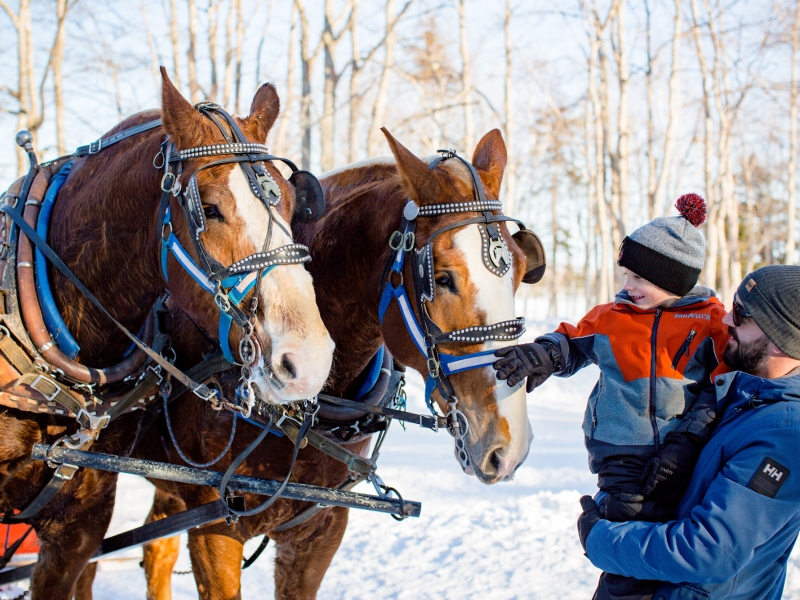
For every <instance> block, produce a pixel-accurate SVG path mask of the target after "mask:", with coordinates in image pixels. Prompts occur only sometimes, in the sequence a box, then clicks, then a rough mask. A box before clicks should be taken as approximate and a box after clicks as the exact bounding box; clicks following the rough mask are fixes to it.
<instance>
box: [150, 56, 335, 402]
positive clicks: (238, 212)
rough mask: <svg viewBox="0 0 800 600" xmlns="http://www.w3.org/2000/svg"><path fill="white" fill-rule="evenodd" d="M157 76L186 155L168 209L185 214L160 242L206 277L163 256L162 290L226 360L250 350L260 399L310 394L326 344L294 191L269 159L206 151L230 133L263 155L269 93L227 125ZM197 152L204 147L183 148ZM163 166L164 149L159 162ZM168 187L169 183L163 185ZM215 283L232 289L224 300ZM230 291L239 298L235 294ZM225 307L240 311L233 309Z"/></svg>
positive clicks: (171, 130) (271, 102)
mask: <svg viewBox="0 0 800 600" xmlns="http://www.w3.org/2000/svg"><path fill="white" fill-rule="evenodd" d="M162 77H163V88H162V103H163V107H162V122H163V127H164V130H165V131H166V133H167V134H168V135H169V138H168V141H171V142H172V144H174V146H173V150H172V152H173V155H175V154H177V153H181V152H183V153H184V154H183V155H179V156H181V158H182V159H183V160H182V161H181V162H180V167H179V169H180V170H179V171H178V172H177V173H176V175H177V178H176V180H175V181H177V183H174V185H173V187H172V189H173V191H175V192H177V193H176V194H175V195H174V196H173V198H172V199H171V202H170V209H169V210H170V212H171V213H172V215H181V214H185V215H186V218H185V219H184V218H180V217H177V218H176V217H175V216H173V218H172V220H171V226H170V228H169V230H167V228H163V230H162V238H163V239H164V240H168V239H171V238H169V235H170V234H174V237H175V238H177V240H179V241H180V243H181V245H182V247H183V248H185V249H186V251H187V252H188V253H189V254H191V257H192V259H193V261H194V263H195V265H205V266H206V267H207V268H206V269H205V270H206V271H213V272H214V273H213V274H212V275H211V276H210V277H207V278H206V279H205V280H203V279H202V278H201V279H200V280H198V278H197V277H194V276H193V274H192V272H191V269H187V268H186V266H185V265H184V266H183V268H182V267H181V265H180V264H178V261H177V260H169V261H168V263H167V265H166V267H167V268H166V275H167V276H168V281H169V283H170V293H171V294H172V297H173V298H174V301H175V303H176V304H177V305H178V306H179V307H180V308H181V309H182V310H183V311H184V312H186V313H187V314H188V315H191V317H192V320H193V321H195V323H196V325H197V326H198V327H199V328H201V329H202V330H203V331H206V332H209V333H210V335H211V337H219V338H220V344H221V345H222V346H223V349H224V348H225V346H226V345H227V344H229V348H230V350H229V352H230V354H231V356H232V358H234V359H238V360H243V358H244V357H243V356H242V353H243V352H246V353H247V354H248V357H247V358H248V360H252V361H253V366H252V368H251V369H250V378H249V381H250V383H251V384H252V385H253V387H255V388H257V393H259V392H260V393H259V395H260V396H261V397H262V398H263V399H265V400H268V401H271V402H278V403H284V402H290V401H294V400H299V399H304V398H310V397H313V396H314V395H316V394H317V392H319V390H320V389H321V388H322V385H323V384H324V383H325V380H326V379H327V377H328V372H329V371H330V367H331V361H332V355H333V341H332V340H331V338H330V336H329V335H328V331H327V329H326V328H325V326H324V324H323V323H322V319H321V318H320V314H319V311H318V309H317V305H316V299H315V295H314V289H313V287H312V281H311V275H310V274H309V273H308V271H306V269H305V267H304V265H303V264H302V261H303V260H305V258H308V257H307V251H305V250H303V248H304V247H301V246H299V245H295V244H293V240H292V236H291V229H290V224H291V222H292V217H293V214H294V211H295V205H296V195H295V187H294V185H293V184H292V183H290V181H288V180H287V179H286V178H284V176H283V175H282V174H281V172H280V171H279V170H278V169H277V168H276V167H275V166H274V165H273V164H272V162H271V160H270V159H263V158H262V159H259V160H248V161H246V162H243V161H242V160H238V161H235V160H234V159H232V158H231V155H230V154H229V153H224V152H220V153H217V154H215V153H214V148H213V147H214V145H220V144H222V145H225V144H230V143H231V142H232V141H234V142H235V141H236V140H237V139H239V138H238V137H237V134H236V130H237V129H238V133H239V135H241V134H243V136H244V138H245V139H246V142H248V143H252V144H256V145H260V146H261V148H260V149H259V148H256V147H255V146H254V147H253V150H252V152H253V155H262V157H263V156H264V152H265V149H264V148H263V144H265V142H266V139H267V134H268V133H269V131H270V129H271V128H272V125H273V124H274V123H275V120H276V119H277V117H278V112H279V110H280V101H279V99H278V95H277V93H276V91H275V87H274V86H273V85H272V84H264V85H263V86H261V88H260V89H259V90H258V91H257V92H256V95H255V97H254V99H253V103H252V106H251V109H250V114H249V115H248V116H247V117H245V118H239V117H232V118H231V121H226V118H227V117H225V118H223V116H225V115H223V116H219V115H220V114H221V113H216V112H214V111H215V110H216V108H215V107H214V105H208V104H207V105H202V104H201V105H198V106H197V107H195V106H192V105H191V104H190V103H189V102H187V101H186V100H185V99H184V98H183V96H181V94H180V92H179V91H178V90H177V89H175V87H174V86H173V85H172V82H171V81H170V80H169V78H168V77H167V76H166V73H165V72H164V70H163V69H162ZM204 107H205V110H204ZM198 148H199V149H202V148H205V149H208V150H201V151H195V152H194V154H192V153H191V152H189V153H188V154H187V153H186V152H185V151H187V150H189V149H198ZM209 148H210V149H209ZM238 158H239V159H241V158H243V157H242V155H241V154H240V155H238ZM244 158H248V157H247V155H244ZM250 158H252V157H250ZM273 158H274V157H273ZM226 159H227V160H226ZM169 160H170V153H169V151H167V156H166V157H165V161H167V162H169ZM243 165H248V166H243ZM248 169H249V170H248ZM181 171H182V172H181ZM315 181H316V180H315ZM171 184H173V181H172V180H170V181H168V183H167V185H166V187H170V185H171ZM162 185H163V184H162ZM181 190H183V193H182V194H181ZM193 204H194V206H192V205H193ZM193 237H194V238H196V239H193ZM198 240H199V244H198ZM304 252H306V254H304ZM173 254H175V253H173ZM204 254H205V256H203V255H204ZM176 256H177V255H176ZM298 257H299V258H298ZM304 257H305V258H304ZM165 260H166V259H165ZM237 269H238V270H237ZM206 275H208V273H206ZM236 276H238V279H236ZM228 280H231V281H228ZM226 282H227V283H226ZM206 284H210V287H211V289H209V288H208V287H206ZM202 287H206V290H205V291H201V290H200V289H199V288H202ZM221 287H225V288H227V287H232V288H234V289H233V291H232V292H231V293H226V294H222V293H221V292H220V290H221ZM237 289H238V292H239V294H240V296H239V297H235V296H234V295H233V293H234V292H235V291H237ZM206 292H211V293H206ZM244 292H246V294H245V295H243V296H242V294H243V293H244ZM234 297H235V300H236V302H232V300H231V299H232V298H234ZM254 299H255V303H254ZM231 304H236V305H238V306H237V307H239V310H238V312H237V311H236V310H235V308H231ZM253 308H255V313H252V314H251V311H252V310H253ZM231 314H232V315H233V319H230V315H231ZM237 314H238V315H239V317H240V318H239V319H238V320H237V318H236V317H237ZM242 316H243V317H244V318H242ZM226 317H227V318H228V319H229V320H228V321H227V324H226V323H224V322H223V320H224V319H226ZM221 325H222V326H221ZM251 326H252V329H251V330H250V331H248V332H247V333H246V330H249V329H250V327H251ZM211 332H214V333H213V334H211Z"/></svg>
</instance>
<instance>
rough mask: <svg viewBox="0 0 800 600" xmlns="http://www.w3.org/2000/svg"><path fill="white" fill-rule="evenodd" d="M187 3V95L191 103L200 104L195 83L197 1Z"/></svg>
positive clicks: (198, 87)
mask: <svg viewBox="0 0 800 600" xmlns="http://www.w3.org/2000/svg"><path fill="white" fill-rule="evenodd" d="M188 3H189V53H188V56H187V64H188V67H189V93H190V94H191V98H192V103H193V104H197V103H198V102H200V85H199V84H198V83H197V0H188Z"/></svg>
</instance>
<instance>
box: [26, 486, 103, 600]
mask: <svg viewBox="0 0 800 600" xmlns="http://www.w3.org/2000/svg"><path fill="white" fill-rule="evenodd" d="M99 500H100V501H98V502H95V503H92V504H91V505H89V506H81V507H80V509H79V510H76V508H78V507H76V506H75V505H74V504H73V503H70V505H69V509H70V514H69V516H68V517H67V518H66V519H64V520H56V519H48V520H47V521H45V524H44V525H43V526H41V527H40V528H39V529H38V530H37V532H36V533H37V535H38V536H39V540H40V542H41V549H40V550H39V560H38V562H37V564H36V569H35V570H34V571H33V575H32V577H31V599H32V600H37V599H39V598H42V599H46V600H71V598H73V596H74V595H75V593H76V591H77V590H76V588H77V585H76V584H77V581H78V578H79V577H80V576H81V573H82V572H83V570H84V568H85V567H86V565H87V563H88V562H89V559H90V558H91V557H92V555H93V554H94V553H95V551H96V550H97V548H98V547H99V546H100V544H101V543H102V541H103V537H104V535H105V533H106V530H107V529H108V524H109V523H110V522H111V514H112V512H113V511H114V489H113V487H112V488H111V490H110V493H109V492H108V491H106V494H105V495H104V497H103V498H102V499H99ZM56 501H57V500H54V501H53V502H56ZM87 583H88V588H89V594H90V596H89V597H91V580H88V581H87V580H84V582H83V585H82V588H81V589H82V593H84V598H85V597H86V596H85V590H86V587H87Z"/></svg>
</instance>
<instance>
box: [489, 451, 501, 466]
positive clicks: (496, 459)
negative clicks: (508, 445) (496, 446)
mask: <svg viewBox="0 0 800 600" xmlns="http://www.w3.org/2000/svg"><path fill="white" fill-rule="evenodd" d="M489 464H491V465H492V467H494V470H495V471H499V470H500V455H499V454H498V453H497V451H496V450H495V451H494V452H492V453H491V455H490V456H489Z"/></svg>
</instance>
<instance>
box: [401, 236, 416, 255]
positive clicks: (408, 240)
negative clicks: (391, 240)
mask: <svg viewBox="0 0 800 600" xmlns="http://www.w3.org/2000/svg"><path fill="white" fill-rule="evenodd" d="M415 240H416V237H415V236H414V232H413V231H409V232H408V233H406V235H405V237H404V244H403V246H404V247H403V250H405V251H406V252H411V251H412V250H413V249H414V242H415Z"/></svg>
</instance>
